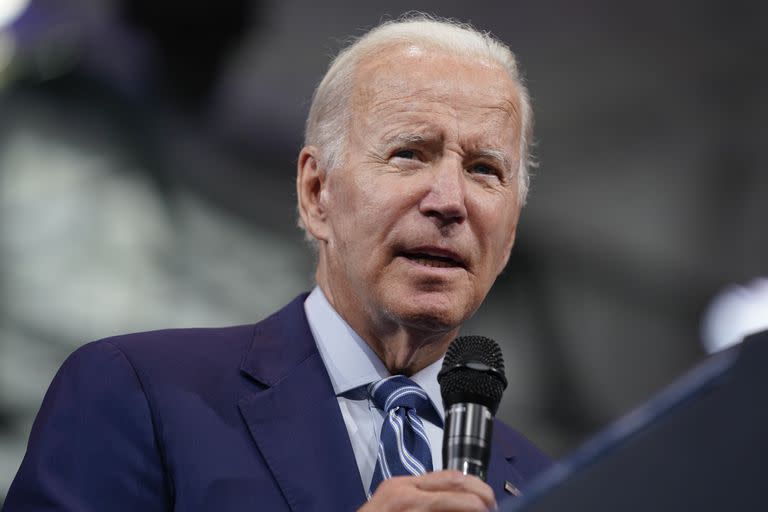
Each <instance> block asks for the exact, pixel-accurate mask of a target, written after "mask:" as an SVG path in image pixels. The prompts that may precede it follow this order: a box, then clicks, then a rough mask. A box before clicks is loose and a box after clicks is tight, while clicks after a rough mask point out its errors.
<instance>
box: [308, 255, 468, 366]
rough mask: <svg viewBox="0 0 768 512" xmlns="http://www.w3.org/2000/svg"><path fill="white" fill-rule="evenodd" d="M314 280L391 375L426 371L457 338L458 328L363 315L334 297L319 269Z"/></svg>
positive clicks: (351, 301) (349, 301)
mask: <svg viewBox="0 0 768 512" xmlns="http://www.w3.org/2000/svg"><path fill="white" fill-rule="evenodd" d="M315 277H316V280H317V284H318V286H320V289H321V290H322V291H323V294H325V297H326V299H328V302H329V303H330V304H331V306H333V308H334V309H335V310H336V312H337V313H338V314H339V315H340V316H341V317H342V318H343V319H344V321H345V322H347V323H348V324H349V325H350V327H352V329H354V331H355V332H356V333H357V334H358V335H359V336H360V337H361V338H362V339H363V340H364V341H365V342H366V343H367V344H368V346H370V347H371V349H372V350H373V351H374V352H375V353H376V355H377V356H378V357H379V359H380V360H381V362H382V363H384V366H385V367H386V368H387V370H388V371H389V373H390V374H392V375H405V376H407V377H410V376H411V375H413V374H414V373H416V372H418V371H420V370H422V369H424V368H426V367H427V366H429V365H430V364H432V363H434V362H435V361H437V360H438V359H440V358H441V357H442V356H443V355H444V354H445V351H446V350H447V349H448V345H449V344H450V343H451V341H453V339H454V338H455V337H456V336H457V335H458V332H459V328H458V327H456V328H453V329H430V328H425V327H422V326H414V325H407V324H405V323H403V322H398V320H397V319H393V318H389V317H387V316H386V315H383V314H382V315H376V314H371V313H367V312H366V311H364V310H362V308H361V306H360V304H361V302H360V301H359V300H357V298H356V297H344V296H341V295H339V294H334V290H333V288H332V287H331V286H330V285H329V282H328V279H326V274H325V273H324V272H322V271H321V270H320V267H319V268H318V271H317V273H316V276H315Z"/></svg>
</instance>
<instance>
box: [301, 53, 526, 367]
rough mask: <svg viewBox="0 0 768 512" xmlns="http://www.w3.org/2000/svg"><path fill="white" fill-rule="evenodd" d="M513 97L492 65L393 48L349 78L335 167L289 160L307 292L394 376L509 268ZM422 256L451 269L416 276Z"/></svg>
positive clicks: (311, 152)
mask: <svg viewBox="0 0 768 512" xmlns="http://www.w3.org/2000/svg"><path fill="white" fill-rule="evenodd" d="M393 76H394V78H392V77H393ZM518 99H519V98H518V94H517V89H516V87H515V85H514V83H513V82H512V80H511V79H510V78H509V77H508V75H507V74H506V72H505V71H504V70H503V69H501V68H500V67H496V66H487V65H483V64H482V63H480V64H479V63H477V62H476V61H474V60H467V59H462V58H458V57H455V56H451V55H449V54H447V53H444V52H436V51H429V52H421V53H420V52H411V53H410V54H409V53H408V52H406V51H405V49H403V48H394V49H390V50H389V51H387V52H385V53H383V54H379V55H377V59H376V60H375V61H366V62H363V63H362V64H361V65H360V67H359V69H358V73H357V80H356V83H355V92H354V94H353V105H354V107H355V109H354V113H353V116H352V119H351V123H350V127H349V134H348V138H347V141H346V144H345V146H346V148H347V151H346V153H347V155H346V159H345V165H344V166H343V167H340V168H339V169H334V171H333V172H325V170H324V169H319V168H317V160H316V155H317V153H318V151H317V148H313V147H306V148H304V149H303V150H302V152H301V154H300V156H299V175H298V177H297V187H298V189H297V191H298V195H299V209H300V213H301V216H302V220H303V222H304V225H305V226H307V229H308V230H309V232H310V233H311V234H312V235H313V236H314V237H315V238H316V239H317V240H318V249H319V253H318V268H317V273H316V278H317V282H318V285H319V286H320V287H321V288H322V289H323V292H324V293H325V295H326V296H327V297H328V299H329V301H330V302H331V304H333V306H334V308H335V309H336V310H337V311H338V312H339V314H340V315H341V316H342V317H343V318H344V319H345V320H346V321H347V322H348V323H349V324H350V326H352V328H353V329H354V330H355V331H356V332H357V333H358V334H359V335H360V336H361V337H362V338H363V339H365V340H366V342H368V344H369V345H370V346H371V348H372V349H373V350H374V351H375V352H376V353H377V355H378V356H379V357H380V358H381V359H382V361H383V362H384V364H385V365H386V366H387V368H388V369H389V370H390V371H391V372H392V373H404V374H406V375H410V374H412V373H415V372H416V371H418V370H420V369H421V368H423V367H424V366H426V365H428V364H430V363H431V362H433V361H435V360H437V359H438V358H439V357H440V356H441V355H442V354H443V353H444V351H445V349H446V348H447V345H448V344H449V343H450V342H451V341H452V340H453V338H454V337H455V336H456V335H457V334H458V330H459V327H460V326H461V324H462V323H463V322H464V321H466V320H467V319H468V318H469V317H470V316H471V315H472V314H473V313H474V312H475V311H476V309H477V308H478V307H479V306H480V304H481V302H482V301H483V299H484V298H485V296H486V294H487V293H488V291H489V289H490V287H491V285H492V284H493V282H494V280H495V279H496V277H497V276H498V274H499V273H500V272H501V271H502V270H503V268H504V266H505V264H506V262H507V260H508V257H509V252H510V250H511V248H512V245H513V243H514V239H515V231H516V227H517V220H518V218H519V213H520V201H519V198H518V195H517V194H518V187H517V181H516V179H517V178H516V172H514V171H513V169H516V168H517V164H518V163H519V142H520V139H519V137H520V126H519V121H518V117H519V116H518V115H517V109H516V108H512V106H513V105H516V104H517V102H518ZM430 251H432V252H436V253H438V254H437V255H438V256H441V255H442V256H445V255H446V254H449V255H452V256H451V259H453V261H454V264H452V265H450V266H443V267H439V268H436V267H434V265H431V264H430V265H427V264H426V263H428V261H429V259H427V260H424V259H423V258H424V256H423V254H424V253H425V252H426V253H430ZM441 251H442V252H441ZM420 255H422V256H420Z"/></svg>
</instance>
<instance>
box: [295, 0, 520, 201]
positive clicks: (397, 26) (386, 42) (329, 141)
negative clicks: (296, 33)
mask: <svg viewBox="0 0 768 512" xmlns="http://www.w3.org/2000/svg"><path fill="white" fill-rule="evenodd" d="M404 43H405V44H412V43H422V44H426V45H429V46H432V47H437V48H439V49H441V50H445V51H447V52H449V53H451V54H454V55H457V56H460V57H467V58H478V57H480V58H484V59H487V60H489V61H491V62H494V63H497V64H498V65H499V66H501V67H502V68H503V69H504V70H505V71H506V72H507V73H508V74H509V76H510V77H511V78H512V80H513V82H514V83H515V84H516V85H517V89H518V94H519V103H520V125H521V126H520V128H521V130H520V147H519V155H520V162H519V167H518V176H517V178H518V190H519V194H518V195H519V198H520V204H524V203H525V198H526V195H527V193H528V185H529V181H530V178H529V172H528V169H529V167H531V166H533V165H534V163H533V162H532V157H531V153H530V145H531V138H532V132H533V112H532V109H531V101H530V98H529V96H528V90H527V89H526V87H525V84H524V83H523V78H522V76H521V74H520V72H519V70H518V68H517V61H516V59H515V55H514V54H513V53H512V51H511V50H510V49H509V48H508V47H507V46H506V45H505V44H504V43H502V42H501V41H499V40H498V39H496V38H495V37H493V36H492V35H491V34H490V33H488V32H480V31H478V30H477V29H475V28H474V27H472V26H471V25H469V24H466V23H459V22H456V21H453V20H448V19H442V18H436V17H433V16H430V15H427V14H423V13H413V14H407V15H405V16H404V17H402V18H400V19H398V20H392V21H387V22H384V23H382V24H381V25H379V26H377V27H375V28H373V29H372V30H370V31H369V32H367V33H366V34H365V35H363V36H362V37H360V38H359V39H357V40H356V41H354V42H353V43H352V44H350V45H349V46H347V47H346V48H344V49H343V50H342V51H341V52H340V53H339V54H338V55H337V56H336V58H335V59H333V61H332V62H331V64H330V66H329V67H328V71H327V72H326V74H325V76H324V77H323V79H322V81H321V82H320V84H319V85H318V86H317V89H315V92H314V94H313V96H312V105H311V106H310V109H309V115H308V117H307V123H306V128H305V133H304V144H305V145H307V146H309V145H311V146H316V147H317V148H318V152H319V154H318V160H319V162H318V164H319V166H320V167H321V168H323V169H326V170H332V169H336V168H338V167H341V166H342V165H343V163H344V150H345V147H344V143H345V141H346V139H347V129H348V126H349V123H350V120H351V117H352V106H351V104H352V102H351V98H352V94H353V91H354V85H355V80H354V78H355V72H356V70H357V67H358V66H359V65H360V63H361V62H362V61H363V60H364V59H366V58H367V57H370V56H371V55H373V54H376V53H378V52H381V51H383V50H386V49H389V48H391V47H392V46H396V45H398V44H404Z"/></svg>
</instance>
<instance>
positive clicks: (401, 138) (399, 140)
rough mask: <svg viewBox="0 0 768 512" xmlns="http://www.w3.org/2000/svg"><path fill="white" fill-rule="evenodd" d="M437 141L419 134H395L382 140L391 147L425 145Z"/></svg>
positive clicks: (433, 137)
mask: <svg viewBox="0 0 768 512" xmlns="http://www.w3.org/2000/svg"><path fill="white" fill-rule="evenodd" d="M437 139H439V138H438V137H435V136H432V135H422V134H420V133H397V134H395V135H393V136H391V137H387V138H386V139H384V144H385V145H387V146H391V145H393V144H426V143H429V142H433V141H435V140H437Z"/></svg>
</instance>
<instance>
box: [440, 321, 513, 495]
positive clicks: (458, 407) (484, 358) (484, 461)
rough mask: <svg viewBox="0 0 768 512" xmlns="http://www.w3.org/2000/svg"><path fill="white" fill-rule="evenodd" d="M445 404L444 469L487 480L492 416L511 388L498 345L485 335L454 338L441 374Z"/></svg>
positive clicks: (444, 360)
mask: <svg viewBox="0 0 768 512" xmlns="http://www.w3.org/2000/svg"><path fill="white" fill-rule="evenodd" d="M437 381H438V382H439V383H440V394H441V395H442V397H443V404H444V406H445V430H444V431H443V467H444V469H457V470H459V471H461V472H462V473H464V474H465V475H475V476H477V477H479V478H480V479H482V480H483V481H485V479H486V476H487V474H488V461H489V459H490V457H491V436H492V434H493V416H494V415H495V414H496V411H497V410H498V409H499V402H501V394H502V393H503V392H504V389H505V388H506V387H507V378H506V377H505V376H504V358H503V357H502V355H501V349H500V348H499V345H498V344H497V343H496V342H495V341H493V340H492V339H490V338H485V337H483V336H461V337H459V338H456V339H455V340H453V342H452V343H451V345H450V346H449V347H448V351H447V352H446V354H445V359H443V367H442V369H441V370H440V373H438V375H437Z"/></svg>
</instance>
